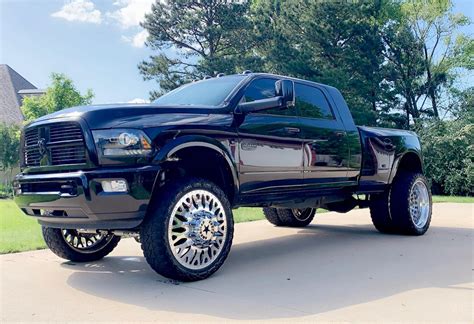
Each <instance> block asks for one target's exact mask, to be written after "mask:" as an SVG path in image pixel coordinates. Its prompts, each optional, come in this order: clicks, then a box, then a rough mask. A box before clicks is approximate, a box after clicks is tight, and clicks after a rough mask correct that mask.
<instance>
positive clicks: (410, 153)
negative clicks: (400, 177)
mask: <svg viewBox="0 0 474 324" xmlns="http://www.w3.org/2000/svg"><path fill="white" fill-rule="evenodd" d="M407 156H416V158H417V159H418V161H419V163H420V171H421V173H424V166H423V158H422V156H421V152H420V151H419V150H415V149H407V150H406V151H405V152H403V154H401V155H399V156H398V157H397V158H396V159H395V161H394V162H393V165H392V170H391V171H390V177H389V179H388V183H389V184H391V183H392V182H393V179H394V178H395V176H396V175H397V173H398V169H399V167H400V163H401V162H402V161H403V159H404V158H407Z"/></svg>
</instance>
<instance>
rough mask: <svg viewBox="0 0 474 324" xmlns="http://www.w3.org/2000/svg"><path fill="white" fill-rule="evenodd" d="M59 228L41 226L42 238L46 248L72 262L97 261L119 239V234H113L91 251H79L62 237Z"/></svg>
mask: <svg viewBox="0 0 474 324" xmlns="http://www.w3.org/2000/svg"><path fill="white" fill-rule="evenodd" d="M61 231H62V230H61V229H59V228H51V227H45V226H42V232H43V238H44V241H45V242H46V245H47V246H48V248H49V249H50V250H51V251H52V252H53V253H54V254H56V255H57V256H58V257H60V258H63V259H66V260H69V261H74V262H91V261H97V260H100V259H102V258H103V257H105V256H106V255H108V254H109V253H110V252H112V251H113V249H115V247H116V246H117V244H118V243H119V241H120V236H115V235H113V234H110V235H112V238H111V239H110V240H107V241H105V242H104V244H102V246H99V247H97V248H96V249H94V251H93V252H87V253H86V252H80V251H78V250H75V249H73V248H72V247H71V246H70V245H69V244H68V243H67V242H66V240H65V239H64V237H63V235H62V233H61Z"/></svg>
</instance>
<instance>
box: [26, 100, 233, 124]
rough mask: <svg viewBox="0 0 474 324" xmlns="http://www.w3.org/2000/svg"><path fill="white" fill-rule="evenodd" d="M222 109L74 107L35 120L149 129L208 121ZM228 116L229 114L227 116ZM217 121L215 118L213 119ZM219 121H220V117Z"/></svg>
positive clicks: (130, 105) (122, 105) (138, 105)
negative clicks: (82, 122) (77, 119)
mask: <svg viewBox="0 0 474 324" xmlns="http://www.w3.org/2000/svg"><path fill="white" fill-rule="evenodd" d="M222 112H223V111H222V109H218V108H208V107H207V108H206V107H188V106H186V107H183V106H179V107H165V106H159V105H154V104H114V105H91V106H79V107H72V108H67V109H63V110H60V111H57V112H55V113H52V114H49V115H46V116H43V117H41V118H38V119H37V120H35V122H41V121H45V120H51V119H56V118H81V119H84V120H85V121H86V122H87V124H88V125H89V127H90V128H91V129H100V128H114V127H132V128H146V127H156V126H165V125H171V124H173V125H176V124H177V123H178V124H192V123H196V122H197V123H203V122H204V121H205V120H207V121H208V122H209V119H210V114H216V113H222ZM227 115H228V116H229V115H230V114H227ZM211 119H214V118H211ZM218 119H219V118H218Z"/></svg>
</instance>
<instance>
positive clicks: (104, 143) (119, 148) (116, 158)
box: [92, 129, 153, 164]
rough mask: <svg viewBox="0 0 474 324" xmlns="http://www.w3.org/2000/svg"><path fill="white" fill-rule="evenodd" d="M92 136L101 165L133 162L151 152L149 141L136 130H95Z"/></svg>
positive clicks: (143, 134)
mask: <svg viewBox="0 0 474 324" xmlns="http://www.w3.org/2000/svg"><path fill="white" fill-rule="evenodd" d="M92 136H93V137H94V142H95V145H96V147H97V152H98V154H99V161H100V163H101V164H103V163H106V164H107V163H122V162H127V160H130V162H134V161H136V160H137V158H138V159H139V158H146V157H148V156H150V155H151V154H152V152H153V149H152V146H151V141H150V139H149V138H148V137H147V136H146V135H145V133H143V132H142V131H140V130H137V129H109V130H96V131H92Z"/></svg>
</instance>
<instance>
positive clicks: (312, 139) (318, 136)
mask: <svg viewBox="0 0 474 324" xmlns="http://www.w3.org/2000/svg"><path fill="white" fill-rule="evenodd" d="M295 94H296V107H297V109H298V110H299V113H300V115H301V117H300V119H301V137H302V139H303V153H304V182H305V184H306V185H307V186H309V187H315V188H318V187H328V186H330V187H333V186H335V187H337V186H339V185H345V184H348V183H346V182H347V180H348V177H347V175H348V172H347V171H348V163H349V156H350V152H349V146H348V141H347V133H346V130H345V127H344V125H343V123H342V121H341V119H340V117H339V116H338V114H337V111H336V110H335V109H334V107H333V106H332V105H331V104H330V101H329V100H328V98H329V94H328V93H326V91H325V89H324V88H323V87H318V86H317V85H313V84H309V83H299V82H296V83H295Z"/></svg>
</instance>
